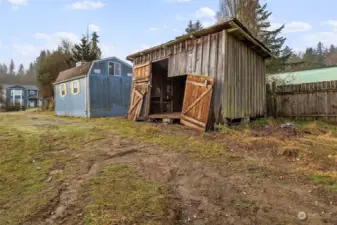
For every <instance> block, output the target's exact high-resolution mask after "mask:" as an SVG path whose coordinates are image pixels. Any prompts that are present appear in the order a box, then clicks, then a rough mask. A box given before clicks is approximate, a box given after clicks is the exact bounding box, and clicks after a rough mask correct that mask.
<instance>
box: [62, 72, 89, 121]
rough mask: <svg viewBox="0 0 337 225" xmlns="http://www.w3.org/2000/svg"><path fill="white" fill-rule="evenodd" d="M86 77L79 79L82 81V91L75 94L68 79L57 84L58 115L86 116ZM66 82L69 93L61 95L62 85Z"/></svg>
mask: <svg viewBox="0 0 337 225" xmlns="http://www.w3.org/2000/svg"><path fill="white" fill-rule="evenodd" d="M86 79H87V78H86V77H83V78H80V79H77V80H78V81H80V92H79V93H78V94H76V95H74V94H73V93H72V91H71V83H72V82H73V81H68V82H65V83H62V84H57V85H55V111H56V115H58V116H79V117H85V116H86V105H85V102H86V101H85V98H86V92H87V88H86V87H87V84H86ZM63 84H66V86H67V95H66V96H60V87H61V85H63Z"/></svg>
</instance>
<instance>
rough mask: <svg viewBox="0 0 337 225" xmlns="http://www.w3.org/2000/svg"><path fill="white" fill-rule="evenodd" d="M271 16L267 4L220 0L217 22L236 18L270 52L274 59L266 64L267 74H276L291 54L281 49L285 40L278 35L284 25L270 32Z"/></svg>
mask: <svg viewBox="0 0 337 225" xmlns="http://www.w3.org/2000/svg"><path fill="white" fill-rule="evenodd" d="M271 15H272V13H271V12H269V11H268V10H267V4H264V5H261V4H260V3H259V0H220V11H219V12H218V20H219V19H226V17H227V18H230V17H233V16H234V17H237V18H238V19H239V20H240V21H241V22H242V23H243V24H244V25H245V26H246V27H247V28H248V30H249V31H250V32H251V33H252V34H253V35H255V36H257V38H258V39H260V40H261V41H262V42H263V43H264V44H265V45H266V46H267V47H268V48H269V49H270V50H271V52H272V54H273V56H274V58H272V59H269V60H268V61H267V62H266V67H267V73H277V72H281V71H282V70H284V68H285V65H286V62H287V61H288V59H289V57H290V56H291V52H289V50H290V49H289V48H288V49H284V48H283V45H284V43H285V41H286V38H285V37H282V36H281V35H280V34H281V32H282V30H283V29H284V25H282V26H281V27H279V28H277V29H275V30H271V24H270V16H271Z"/></svg>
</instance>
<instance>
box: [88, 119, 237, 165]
mask: <svg viewBox="0 0 337 225" xmlns="http://www.w3.org/2000/svg"><path fill="white" fill-rule="evenodd" d="M91 122H92V123H94V124H96V125H97V126H98V127H100V128H101V129H103V130H108V131H110V132H112V133H116V134H119V135H121V136H123V137H125V138H130V139H136V140H138V141H141V142H147V143H152V144H157V145H159V146H161V147H162V148H164V149H166V150H168V151H175V152H180V153H187V154H190V155H191V156H193V157H196V158H200V159H207V160H211V161H222V160H227V159H228V157H230V156H232V154H231V153H230V152H228V151H227V148H226V146H225V145H223V144H220V143H216V142H213V141H208V140H207V138H208V137H209V135H208V134H201V135H200V138H198V137H191V136H188V134H180V135H179V136H178V135H176V134H174V133H173V134H169V133H164V132H162V130H160V129H159V128H156V127H154V126H152V125H150V124H146V123H134V122H131V121H128V120H123V119H118V118H101V119H93V120H91Z"/></svg>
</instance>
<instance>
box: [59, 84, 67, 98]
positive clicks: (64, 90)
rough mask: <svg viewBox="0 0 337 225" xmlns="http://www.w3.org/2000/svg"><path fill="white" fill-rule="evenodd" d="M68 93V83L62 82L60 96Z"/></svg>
mask: <svg viewBox="0 0 337 225" xmlns="http://www.w3.org/2000/svg"><path fill="white" fill-rule="evenodd" d="M66 95H67V85H66V84H61V85H60V96H61V97H64V96H66Z"/></svg>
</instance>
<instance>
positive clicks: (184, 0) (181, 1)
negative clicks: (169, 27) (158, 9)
mask: <svg viewBox="0 0 337 225" xmlns="http://www.w3.org/2000/svg"><path fill="white" fill-rule="evenodd" d="M167 1H168V2H170V3H183V2H191V1H192V0H167Z"/></svg>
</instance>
